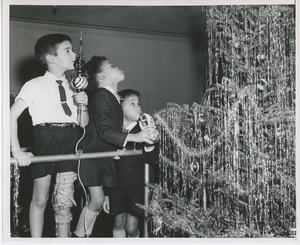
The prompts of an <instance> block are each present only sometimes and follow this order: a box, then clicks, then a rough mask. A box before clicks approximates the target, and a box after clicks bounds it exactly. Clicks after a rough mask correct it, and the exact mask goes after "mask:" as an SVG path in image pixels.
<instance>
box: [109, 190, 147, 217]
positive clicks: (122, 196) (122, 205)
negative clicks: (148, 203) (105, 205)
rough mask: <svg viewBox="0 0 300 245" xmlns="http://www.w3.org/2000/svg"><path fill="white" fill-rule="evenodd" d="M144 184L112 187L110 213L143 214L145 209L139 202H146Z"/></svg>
mask: <svg viewBox="0 0 300 245" xmlns="http://www.w3.org/2000/svg"><path fill="white" fill-rule="evenodd" d="M144 192H145V187H144V185H138V186H131V187H128V188H124V189H117V188H112V189H111V190H110V195H109V203H110V214H111V215H112V216H115V215H117V214H120V213H129V214H131V215H133V216H142V215H143V214H144V209H142V208H140V207H138V206H137V205H136V203H138V204H142V205H143V204H144Z"/></svg>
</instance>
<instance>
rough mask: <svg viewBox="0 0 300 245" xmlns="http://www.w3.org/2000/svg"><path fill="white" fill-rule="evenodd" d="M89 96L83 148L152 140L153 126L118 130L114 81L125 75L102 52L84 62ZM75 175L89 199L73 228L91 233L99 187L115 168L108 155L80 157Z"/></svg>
mask: <svg viewBox="0 0 300 245" xmlns="http://www.w3.org/2000/svg"><path fill="white" fill-rule="evenodd" d="M85 68H86V71H87V74H88V80H89V85H88V86H89V90H90V91H91V93H92V94H91V98H90V100H89V115H90V122H89V124H88V126H87V129H86V136H85V137H84V139H83V141H82V142H81V144H80V148H82V150H83V152H106V151H116V150H117V149H122V148H123V147H124V146H125V145H126V143H127V142H149V143H152V139H153V134H154V130H153V129H146V130H143V131H141V132H139V133H137V134H131V133H126V132H122V125H123V111H122V107H121V105H120V101H121V98H120V96H119V95H118V94H117V92H116V91H117V89H118V84H119V82H121V81H123V80H124V78H125V76H124V73H123V71H122V70H120V69H119V68H117V67H115V66H114V65H113V64H112V63H110V62H109V61H108V60H107V59H106V57H104V56H93V57H92V58H91V59H90V60H89V61H88V62H87V63H86V67H85ZM78 179H79V180H80V181H81V183H82V184H83V185H84V186H85V187H87V189H88V192H89V201H88V203H87V205H86V206H85V207H84V209H83V210H82V212H81V214H80V217H79V220H78V224H77V228H76V230H75V232H74V234H75V236H77V237H84V236H89V235H91V233H92V230H93V227H94V224H95V220H96V218H97V215H98V214H99V212H100V211H101V209H102V207H103V203H104V199H105V195H104V191H103V187H114V186H115V171H114V163H113V159H112V158H99V159H92V160H89V159H88V160H83V161H82V164H81V165H80V168H79V171H78Z"/></svg>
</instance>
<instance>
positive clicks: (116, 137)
mask: <svg viewBox="0 0 300 245" xmlns="http://www.w3.org/2000/svg"><path fill="white" fill-rule="evenodd" d="M110 104H111V102H110V99H109V98H108V97H107V95H106V94H104V93H101V94H100V95H99V96H97V97H94V98H93V101H91V102H90V103H89V107H90V110H91V112H92V113H91V115H92V117H93V120H94V123H95V128H96V131H97V134H98V137H99V138H100V139H101V140H103V141H105V142H107V143H110V144H113V145H115V146H117V147H120V148H122V147H123V145H124V142H125V138H126V136H127V134H128V133H124V132H118V131H116V130H114V129H113V120H116V118H111V111H110V110H111V109H110Z"/></svg>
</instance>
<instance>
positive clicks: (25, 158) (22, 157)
mask: <svg viewBox="0 0 300 245" xmlns="http://www.w3.org/2000/svg"><path fill="white" fill-rule="evenodd" d="M12 156H13V158H15V159H16V160H17V161H18V164H19V166H28V165H29V164H30V163H31V160H30V157H31V156H33V154H32V153H31V152H24V151H21V150H20V151H17V152H14V153H12Z"/></svg>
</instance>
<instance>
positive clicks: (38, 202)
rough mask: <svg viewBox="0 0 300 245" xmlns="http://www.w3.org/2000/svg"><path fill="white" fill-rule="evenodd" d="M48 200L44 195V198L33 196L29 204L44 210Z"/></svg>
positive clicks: (47, 196)
mask: <svg viewBox="0 0 300 245" xmlns="http://www.w3.org/2000/svg"><path fill="white" fill-rule="evenodd" d="M48 198H49V195H45V196H38V195H33V196H32V200H31V203H32V205H34V206H35V207H39V208H45V207H46V205H47V203H48Z"/></svg>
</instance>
